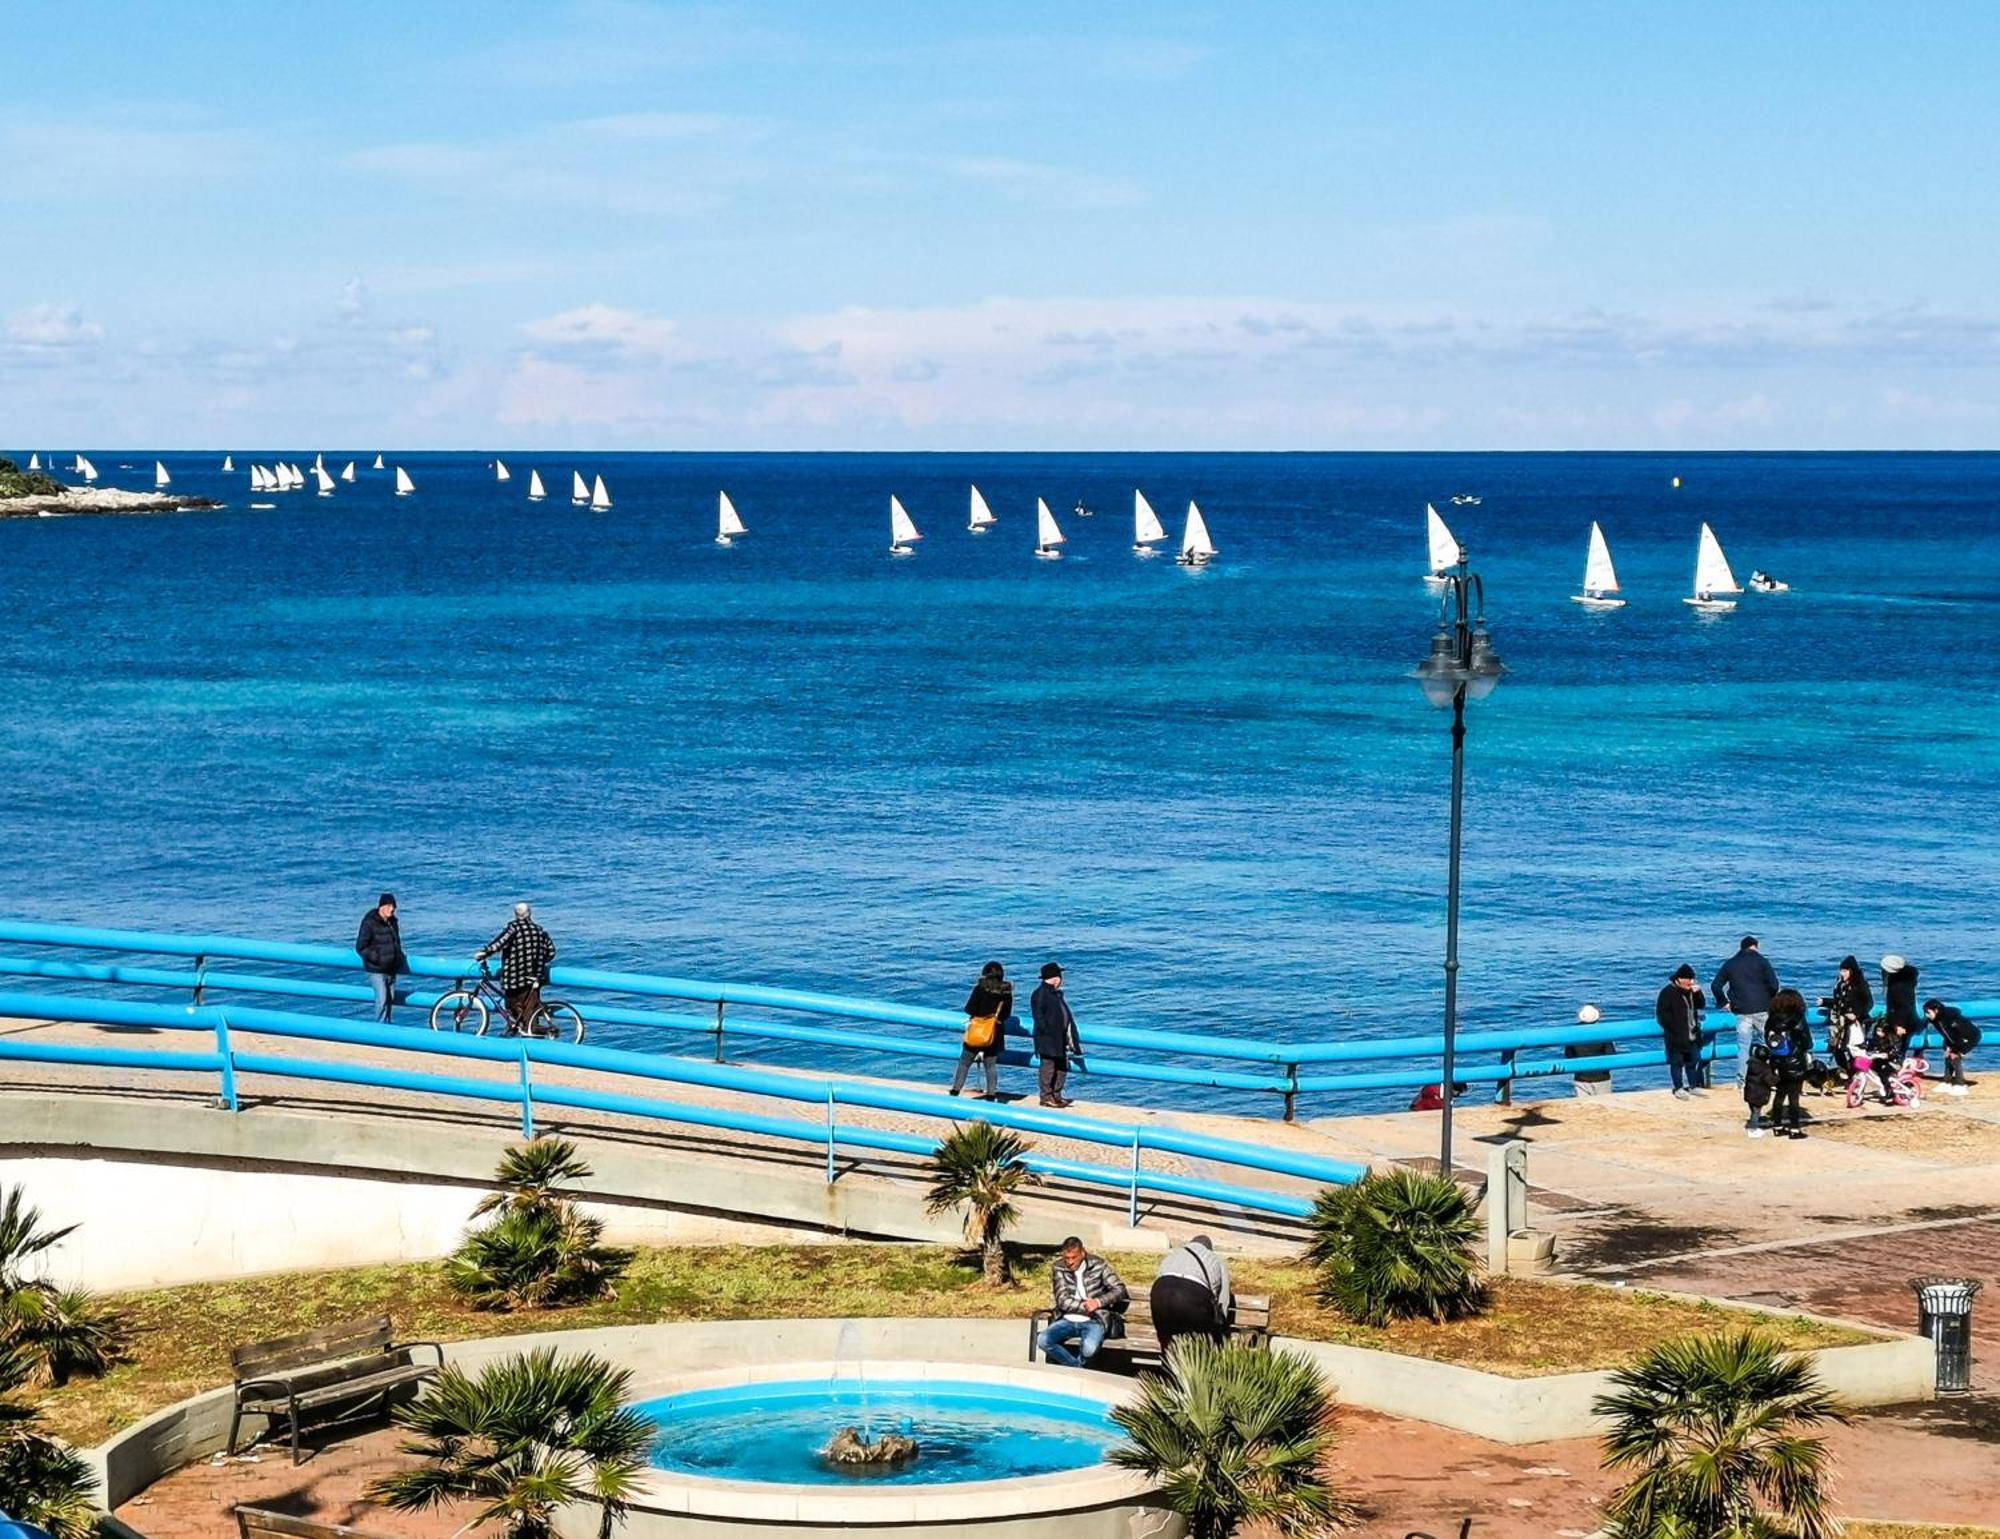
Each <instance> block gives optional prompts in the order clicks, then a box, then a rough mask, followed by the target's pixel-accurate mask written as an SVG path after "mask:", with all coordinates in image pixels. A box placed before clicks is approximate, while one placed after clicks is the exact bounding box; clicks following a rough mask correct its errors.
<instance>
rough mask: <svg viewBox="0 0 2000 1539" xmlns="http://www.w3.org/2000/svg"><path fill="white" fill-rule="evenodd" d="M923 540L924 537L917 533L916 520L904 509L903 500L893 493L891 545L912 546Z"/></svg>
mask: <svg viewBox="0 0 2000 1539" xmlns="http://www.w3.org/2000/svg"><path fill="white" fill-rule="evenodd" d="M922 538H923V536H922V535H921V534H919V533H918V532H917V524H916V520H915V519H913V518H911V517H910V515H909V512H908V511H907V510H906V509H905V508H904V507H903V500H902V498H900V497H898V496H896V495H895V494H894V493H891V494H890V497H889V543H890V544H891V545H892V546H894V545H910V544H913V543H915V542H916V541H918V540H921V539H922Z"/></svg>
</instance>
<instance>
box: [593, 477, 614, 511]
mask: <svg viewBox="0 0 2000 1539" xmlns="http://www.w3.org/2000/svg"><path fill="white" fill-rule="evenodd" d="M610 507H611V493H609V492H607V491H606V490H605V489H604V477H602V476H599V477H598V478H597V484H596V485H595V486H593V487H592V488H591V491H590V511H591V512H593V513H603V512H607V511H608V510H609V509H610Z"/></svg>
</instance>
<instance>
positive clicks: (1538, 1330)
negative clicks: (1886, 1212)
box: [45, 1245, 1873, 1446]
mask: <svg viewBox="0 0 2000 1539" xmlns="http://www.w3.org/2000/svg"><path fill="white" fill-rule="evenodd" d="M1112 1260H1113V1264H1114V1265H1115V1266H1117V1268H1118V1270H1119V1273H1120V1275H1121V1276H1123V1277H1125V1278H1126V1280H1127V1281H1128V1282H1130V1283H1133V1284H1134V1285H1135V1286H1141V1285H1143V1283H1144V1281H1146V1280H1150V1278H1151V1277H1152V1275H1153V1269H1154V1266H1155V1265H1156V1259H1155V1258H1152V1257H1145V1256H1116V1257H1113V1258H1112ZM1018 1270H1019V1281H1018V1282H1017V1284H1016V1286H1015V1287H1013V1288H1012V1289H1003V1290H997V1291H996V1290H989V1289H988V1288H986V1287H985V1286H984V1285H983V1284H982V1283H981V1282H980V1280H979V1268H978V1263H977V1261H976V1260H974V1259H962V1258H961V1257H960V1256H958V1255H957V1254H956V1253H954V1252H953V1251H951V1250H949V1249H946V1248H943V1247H935V1246H932V1247H924V1246H901V1245H823V1246H822V1245H800V1246H754V1247H753V1246H720V1247H702V1248H676V1249H658V1250H642V1251H639V1252H638V1253H637V1254H636V1255H635V1256H634V1258H633V1262H632V1266H631V1269H630V1271H629V1272H628V1273H627V1274H626V1276H625V1278H624V1280H623V1281H622V1282H620V1284H619V1286H618V1294H617V1297H616V1298H613V1299H608V1300H605V1301H602V1302H600V1303H596V1304H587V1305H583V1306H580V1307H577V1308H573V1309H564V1310H556V1311H550V1312H546V1313H534V1312H530V1313H524V1314H487V1313H481V1312H479V1311H477V1310H473V1309H471V1308H468V1307H467V1306H466V1305H465V1304H463V1303H462V1302H460V1301H459V1300H458V1299H457V1298H456V1297H455V1296H454V1295H453V1294H451V1293H450V1292H449V1291H448V1290H447V1289H446V1288H445V1286H444V1281H443V1276H442V1271H441V1268H440V1267H439V1266H438V1265H437V1264H435V1263H413V1264H406V1265H400V1266H372V1267H355V1268H351V1269H347V1270H342V1271H332V1272H310V1273H293V1274H289V1275H284V1276H274V1277H253V1278H246V1279H243V1280H240V1281H236V1282H227V1283H201V1284H192V1285H189V1286H185V1287H179V1288H163V1289H158V1290H155V1291H152V1292H146V1293H131V1294H123V1295H119V1296H117V1297H115V1298H114V1299H112V1300H111V1301H110V1302H112V1303H113V1304H114V1306H115V1307H116V1308H118V1309H119V1310H120V1311H122V1312H123V1313H124V1314H125V1315H126V1317H127V1318H128V1320H129V1322H130V1325H131V1330H132V1356H131V1361H129V1362H127V1363H124V1364H122V1365H120V1366H119V1367H117V1368H115V1369H114V1370H112V1372H111V1373H109V1374H108V1375H106V1376H105V1377H104V1378H102V1379H97V1380H87V1381H82V1382H78V1383H74V1384H69V1385H66V1386H64V1387H63V1388H62V1389H59V1390H55V1391H52V1392H51V1393H50V1394H49V1395H48V1396H47V1398H46V1402H45V1404H46V1408H47V1411H48V1414H49V1418H50V1421H51V1423H52V1430H54V1431H56V1432H57V1433H59V1434H60V1435H61V1436H63V1437H66V1438H68V1439H69V1440H70V1441H71V1442H73V1443H76V1444H79V1445H85V1446H87V1445H90V1444H95V1443H99V1442H102V1441H103V1440H104V1438H106V1437H107V1436H109V1435H110V1434H111V1433H113V1432H115V1431H117V1430H119V1429H120V1428H122V1427H126V1426H129V1425H130V1424H131V1423H133V1422H134V1421H136V1420H138V1419H139V1418H140V1417H142V1416H144V1415H146V1414H147V1413H148V1412H151V1411H154V1410H157V1409H159V1408H160V1407H161V1406H164V1405H170V1404H172V1403H173V1402H174V1401H176V1400H181V1399H184V1398H186V1397H187V1396H189V1395H192V1394H195V1393H198V1392H199V1391H201V1390H203V1389H208V1388H213V1387H214V1386H216V1385H218V1384H227V1383H228V1382H229V1378H230V1373H229V1349H230V1347H231V1346H233V1345H234V1344H236V1343H237V1342H241V1341H251V1340H257V1339H261V1338H264V1337H270V1336H282V1335H286V1334H289V1333H291V1332H293V1331H302V1330H310V1329H312V1328H313V1327H314V1326H317V1325H320V1324H324V1323H326V1322H328V1321H332V1320H338V1319H342V1318H346V1317H350V1316H354V1315H365V1314H381V1313H384V1312H386V1313H388V1314H389V1315H391V1316H392V1317H393V1318H394V1320H395V1323H396V1332H397V1335H398V1336H399V1337H402V1338H405V1339H408V1340H417V1341H423V1340H444V1341H450V1340H454V1339H458V1338H463V1337H475V1336H506V1335H514V1334H518V1333H523V1332H529V1331H540V1330H558V1329H566V1328H573V1327H582V1326H596V1325H639V1324H647V1323H652V1322H655V1321H662V1320H749V1319H763V1318H784V1317H808V1316H810V1317H830V1318H857V1317H859V1318H865V1317H869V1316H895V1315H937V1316H966V1317H982V1318H983V1317H1020V1316H1024V1315H1026V1314H1027V1312H1028V1311H1029V1310H1030V1309H1032V1308H1034V1307H1036V1306H1037V1305H1039V1304H1042V1303H1043V1302H1045V1301H1046V1300H1047V1298H1048V1291H1049V1290H1048V1259H1047V1258H1046V1257H1043V1256H1037V1257H1029V1258H1027V1259H1026V1260H1024V1261H1023V1262H1022V1263H1021V1264H1020V1266H1019V1268H1018ZM1232 1273H1233V1276H1234V1281H1235V1285H1236V1288H1237V1291H1238V1292H1241V1293H1268V1294H1270V1295H1271V1296H1272V1307H1273V1313H1274V1318H1275V1322H1276V1326H1277V1329H1278V1330H1279V1331H1280V1332H1281V1333H1283V1334H1286V1335H1291V1336H1301V1337H1309V1338H1313V1339H1316V1340H1322V1341H1338V1342H1344V1343H1348V1344H1350V1345H1354V1346H1367V1347H1380V1348H1384V1349H1386V1350H1389V1351H1394V1352H1405V1353H1410V1354H1413V1355H1416V1356H1421V1357H1433V1358H1442V1359H1444V1360H1447V1361H1450V1362H1456V1363H1463V1364H1465V1365H1467V1366H1469V1367H1477V1368H1486V1369H1491V1370H1493V1371H1495V1372H1501V1373H1515V1374H1535V1373H1552V1372H1562V1371H1567V1370H1574V1369H1586V1368H1605V1367H1611V1366H1613V1365H1615V1364H1617V1363H1618V1362H1620V1361H1622V1360H1623V1359H1624V1358H1626V1357H1627V1356H1629V1355H1630V1354H1631V1353H1633V1352H1636V1351H1638V1350H1640V1349H1641V1348H1644V1347H1647V1346H1651V1345H1653V1344H1654V1343H1656V1342H1659V1341H1664V1340H1666V1339H1667V1338H1669V1337H1672V1336H1678V1335H1683V1334H1687V1333H1690V1332H1700V1331H1713V1330H1718V1329H1722V1328H1725V1327H1727V1326H1731V1325H1741V1324H1745V1323H1756V1324H1761V1325H1763V1326H1764V1327H1765V1328H1767V1329H1770V1330H1772V1331H1774V1332H1776V1333H1777V1334H1778V1335H1779V1336H1780V1337H1781V1338H1783V1340H1784V1341H1785V1342H1786V1343H1787V1344H1788V1345H1792V1346H1797V1347H1801V1348H1805V1347H1824V1346H1840V1345H1845V1344H1848V1343H1852V1342H1857V1341H1867V1340H1871V1339H1873V1338H1871V1337H1869V1336H1867V1335H1865V1334H1863V1333H1861V1332H1856V1331H1847V1330H1843V1329H1840V1328H1838V1327H1832V1326H1826V1325H1820V1324H1817V1323H1814V1322H1809V1321H1799V1320H1786V1319H1780V1318H1771V1317H1766V1316H1759V1315H1752V1314H1749V1313H1747V1312H1745V1311H1741V1310H1734V1309H1728V1308H1724V1307H1722V1306H1720V1305H1714V1304H1703V1303H1689V1302H1687V1301H1685V1300H1680V1299H1669V1298H1663V1297H1661V1296H1660V1295H1658V1294H1647V1293H1641V1292H1638V1291H1636V1290H1627V1289H1610V1288H1582V1287H1574V1286H1570V1285H1566V1284H1561V1283H1538V1282H1530V1281H1520V1280H1513V1279H1501V1280H1499V1281H1498V1282H1497V1283H1496V1285H1495V1287H1494V1304H1493V1308H1492V1310H1491V1311H1489V1312H1488V1313H1487V1314H1486V1315H1484V1316H1482V1317H1480V1318H1479V1319H1476V1320H1467V1321H1461V1322H1458V1323H1456V1324H1452V1325H1442V1326H1437V1325H1418V1324H1402V1325H1395V1326H1390V1327H1387V1328H1384V1329H1381V1330H1369V1329H1365V1328H1363V1327H1360V1326H1355V1325H1349V1324H1348V1323H1346V1322H1345V1321H1343V1320H1341V1319H1339V1318H1338V1317H1337V1316H1334V1315H1332V1314H1329V1313H1328V1312H1326V1311H1324V1310H1322V1309H1321V1308H1320V1307H1319V1306H1318V1305H1317V1304H1316V1303H1315V1302H1314V1299H1313V1290H1312V1274H1311V1271H1310V1269H1309V1268H1308V1267H1307V1266H1306V1265H1305V1264H1304V1263H1303V1262H1297V1261H1256V1262H1251V1261H1245V1262H1242V1263H1240V1264H1238V1265H1236V1266H1234V1267H1233V1268H1232Z"/></svg>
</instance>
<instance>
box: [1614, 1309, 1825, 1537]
mask: <svg viewBox="0 0 2000 1539" xmlns="http://www.w3.org/2000/svg"><path fill="white" fill-rule="evenodd" d="M1611 1383H1612V1389H1611V1391H1610V1393H1608V1394H1605V1395H1601V1396H1599V1397H1598V1399H1597V1401H1596V1403H1595V1405H1594V1406H1593V1407H1592V1409H1593V1410H1595V1411H1596V1413H1597V1414H1598V1415H1599V1416H1601V1417H1604V1418H1606V1419H1607V1420H1608V1421H1609V1422H1610V1424H1611V1430H1610V1431H1609V1432H1607V1433H1606V1434H1605V1436H1604V1463H1605V1467H1606V1468H1608V1469H1622V1470H1631V1471H1633V1472H1634V1473H1633V1476H1632V1478H1631V1480H1630V1481H1629V1482H1628V1483H1627V1484H1626V1485H1625V1487H1624V1488H1623V1489H1622V1490H1620V1491H1619V1492H1618V1494H1617V1495H1616V1496H1614V1497H1613V1498H1612V1499H1611V1503H1610V1506H1609V1508H1608V1509H1607V1517H1608V1520H1609V1521H1608V1522H1607V1523H1606V1525H1605V1532H1606V1533H1607V1534H1608V1535H1610V1536H1611V1539H1829V1536H1831V1535H1833V1534H1836V1533H1838V1532H1839V1524H1838V1523H1837V1522H1836V1521H1835V1520H1834V1517H1833V1514H1832V1504H1831V1501H1830V1498H1829V1497H1828V1494H1827V1484H1828V1475H1829V1462H1830V1461H1829V1457H1828V1454H1827V1449H1826V1445H1825V1444H1824V1443H1823V1442H1821V1441H1820V1439H1818V1438H1816V1437H1813V1436H1811V1435H1810V1429H1812V1428H1815V1427H1824V1426H1830V1425H1832V1424H1834V1423H1837V1422H1843V1421H1845V1420H1846V1419H1847V1414H1846V1412H1845V1411H1844V1410H1843V1409H1842V1407H1841V1406H1840V1404H1839V1402H1838V1401H1836V1400H1835V1399H1834V1398H1833V1397H1832V1396H1831V1395H1830V1394H1828V1393H1827V1391H1826V1389H1825V1387H1824V1386H1822V1385H1821V1383H1820V1381H1819V1377H1818V1375H1817V1374H1816V1373H1814V1371H1813V1368H1812V1365H1811V1363H1810V1362H1809V1361H1808V1360H1807V1359H1805V1358H1803V1357H1799V1356H1797V1355H1795V1354H1792V1353H1788V1352H1786V1351H1785V1350H1784V1349H1783V1348H1782V1347H1780V1346H1779V1345H1778V1344H1777V1343H1776V1342H1775V1341H1773V1340H1772V1339H1771V1338H1770V1337H1768V1336H1765V1335H1762V1334H1760V1333H1759V1332H1756V1331H1739V1332H1735V1333H1732V1334H1727V1335H1719V1336H1694V1337H1685V1338H1683V1339H1681V1340H1678V1341H1669V1342H1664V1343H1662V1344H1661V1345H1659V1346H1657V1347H1654V1348H1652V1349H1651V1350H1649V1351H1647V1352H1644V1353H1642V1354H1641V1355H1640V1356H1639V1357H1637V1358H1636V1359H1634V1360H1633V1361H1632V1362H1631V1363H1630V1364H1629V1365H1628V1366H1626V1367H1624V1368H1621V1369H1619V1370H1618V1371H1617V1372H1616V1373H1614V1374H1613V1375H1612V1376H1611Z"/></svg>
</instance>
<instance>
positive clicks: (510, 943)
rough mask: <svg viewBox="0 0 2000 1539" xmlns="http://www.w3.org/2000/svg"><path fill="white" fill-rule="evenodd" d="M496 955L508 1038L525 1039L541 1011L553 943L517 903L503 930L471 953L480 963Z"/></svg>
mask: <svg viewBox="0 0 2000 1539" xmlns="http://www.w3.org/2000/svg"><path fill="white" fill-rule="evenodd" d="M496 951H497V952H499V953H500V992H501V993H502V994H504V995H505V996H506V997H507V1022H508V1024H507V1034H508V1035H509V1036H512V1035H514V1034H515V1033H517V1032H518V1033H521V1034H523V1035H525V1034H526V1033H527V1032H528V1031H529V1030H530V1028H532V1027H533V1026H534V1024H535V1012H536V1011H537V1010H539V1009H541V1007H542V985H543V984H545V983H547V982H548V981H549V964H550V963H551V962H553V961H555V959H556V943H555V942H554V941H552V940H550V939H549V932H548V931H547V930H544V929H543V928H542V927H541V926H540V925H538V924H536V923H535V911H534V910H533V909H531V908H530V907H528V905H527V904H525V903H516V904H515V905H514V917H513V918H512V919H511V920H509V921H508V922H507V926H506V928H505V929H503V930H502V931H501V932H500V933H499V934H498V935H496V936H494V937H493V939H491V940H490V941H488V942H487V943H486V944H485V945H484V946H481V947H480V948H479V950H478V951H476V952H474V953H473V960H474V961H476V962H483V961H485V960H486V959H487V958H488V957H490V956H491V955H493V953H494V952H496Z"/></svg>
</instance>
